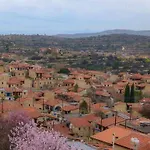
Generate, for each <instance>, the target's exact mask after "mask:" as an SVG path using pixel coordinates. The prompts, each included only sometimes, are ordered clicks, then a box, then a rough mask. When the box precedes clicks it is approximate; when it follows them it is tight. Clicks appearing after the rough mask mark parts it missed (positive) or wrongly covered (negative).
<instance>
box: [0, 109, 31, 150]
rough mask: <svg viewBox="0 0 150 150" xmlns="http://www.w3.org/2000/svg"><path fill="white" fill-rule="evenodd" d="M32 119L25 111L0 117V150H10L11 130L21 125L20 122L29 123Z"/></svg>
mask: <svg viewBox="0 0 150 150" xmlns="http://www.w3.org/2000/svg"><path fill="white" fill-rule="evenodd" d="M30 120H31V119H30V118H29V117H28V115H27V114H26V112H24V111H14V112H10V113H8V114H6V116H5V115H3V116H0V150H9V147H10V142H9V138H8V135H9V134H11V132H10V131H11V130H12V129H13V128H14V127H16V126H18V125H19V122H23V123H28V122H30Z"/></svg>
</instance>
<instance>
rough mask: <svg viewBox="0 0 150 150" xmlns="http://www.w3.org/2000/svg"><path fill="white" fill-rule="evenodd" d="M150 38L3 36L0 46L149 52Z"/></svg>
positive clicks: (127, 36) (3, 47)
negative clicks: (123, 48)
mask: <svg viewBox="0 0 150 150" xmlns="http://www.w3.org/2000/svg"><path fill="white" fill-rule="evenodd" d="M149 43H150V37H147V36H138V35H127V34H120V35H119V34H116V35H115V34H114V35H104V36H93V37H87V38H76V39H70V38H61V37H54V36H46V35H5V36H4V35H1V36H0V46H1V48H2V50H5V51H10V50H11V48H21V47H22V48H34V49H35V48H39V47H57V48H63V49H72V50H105V51H116V50H121V49H122V46H125V47H126V49H136V50H149V46H150V45H149Z"/></svg>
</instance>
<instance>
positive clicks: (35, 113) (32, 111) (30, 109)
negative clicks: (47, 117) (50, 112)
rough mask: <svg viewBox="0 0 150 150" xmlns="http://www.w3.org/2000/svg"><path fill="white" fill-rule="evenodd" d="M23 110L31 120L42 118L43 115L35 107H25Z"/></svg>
mask: <svg viewBox="0 0 150 150" xmlns="http://www.w3.org/2000/svg"><path fill="white" fill-rule="evenodd" d="M21 110H24V111H25V112H26V113H27V114H28V115H29V117H31V118H38V117H40V116H41V113H40V112H39V111H38V110H37V109H36V108H35V107H24V108H22V109H21Z"/></svg>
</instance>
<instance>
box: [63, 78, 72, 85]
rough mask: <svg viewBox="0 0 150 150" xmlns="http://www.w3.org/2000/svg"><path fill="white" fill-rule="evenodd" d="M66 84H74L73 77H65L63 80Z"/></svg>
mask: <svg viewBox="0 0 150 150" xmlns="http://www.w3.org/2000/svg"><path fill="white" fill-rule="evenodd" d="M63 82H64V83H66V84H75V81H74V80H73V79H67V80H64V81H63Z"/></svg>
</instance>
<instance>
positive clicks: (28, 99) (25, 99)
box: [16, 98, 33, 102]
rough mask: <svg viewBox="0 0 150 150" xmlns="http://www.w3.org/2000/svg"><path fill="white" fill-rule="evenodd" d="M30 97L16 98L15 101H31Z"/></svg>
mask: <svg viewBox="0 0 150 150" xmlns="http://www.w3.org/2000/svg"><path fill="white" fill-rule="evenodd" d="M32 100H33V99H32V98H18V99H16V101H17V102H26V101H32Z"/></svg>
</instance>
